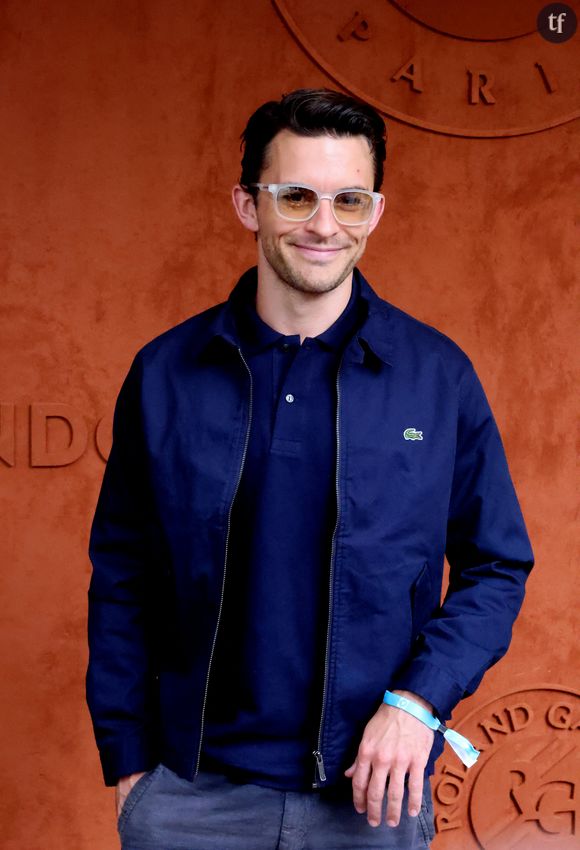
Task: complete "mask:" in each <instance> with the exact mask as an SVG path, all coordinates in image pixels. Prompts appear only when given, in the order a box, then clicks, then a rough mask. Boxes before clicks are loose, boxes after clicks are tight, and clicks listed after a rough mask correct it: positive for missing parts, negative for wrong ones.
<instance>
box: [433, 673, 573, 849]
mask: <svg viewBox="0 0 580 850" xmlns="http://www.w3.org/2000/svg"><path fill="white" fill-rule="evenodd" d="M454 728H457V730H458V731H459V732H461V734H463V735H466V736H467V737H468V738H469V740H470V741H471V742H472V743H473V745H474V746H475V747H477V749H479V750H481V755H480V757H479V759H478V761H477V763H476V764H475V765H474V766H473V767H472V768H470V769H469V770H468V769H467V768H465V767H464V766H463V765H462V764H461V762H460V761H459V759H458V758H456V757H455V755H454V754H453V753H452V752H451V751H450V750H449V749H448V748H446V749H445V752H444V753H443V755H442V756H441V758H440V759H439V761H438V763H437V771H436V773H435V776H434V778H433V798H434V802H435V826H436V829H437V833H438V839H437V847H438V848H439V850H508V848H509V850H574V848H575V849H576V850H577V848H578V847H579V846H580V844H579V842H580V748H579V746H578V738H579V732H580V698H579V694H578V693H577V692H575V691H572V690H570V689H568V688H560V687H556V686H554V687H552V686H550V685H541V686H537V687H534V688H529V689H526V690H520V691H514V692H512V693H510V694H506V695H504V696H502V697H500V698H499V699H496V700H494V701H493V702H490V703H487V704H486V705H483V706H480V707H478V708H477V709H476V710H475V711H473V712H471V714H469V715H467V717H465V718H464V719H463V720H462V721H461V722H460V723H459V724H458V725H457V726H456V727H454Z"/></svg>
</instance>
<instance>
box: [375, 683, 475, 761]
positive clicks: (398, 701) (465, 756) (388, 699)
mask: <svg viewBox="0 0 580 850" xmlns="http://www.w3.org/2000/svg"><path fill="white" fill-rule="evenodd" d="M383 702H384V703H386V704H387V705H392V706H393V707H394V708H400V709H401V710H402V711H406V712H407V714H411V715H412V716H413V717H416V718H417V720H420V721H421V723H424V724H425V726H428V727H429V729H432V730H433V731H434V732H441V733H442V734H443V737H444V738H445V740H446V741H447V742H448V743H449V745H450V746H451V748H452V750H453V751H454V752H455V753H456V754H457V755H458V756H459V758H460V759H461V761H462V762H463V764H464V765H465V766H466V767H471V766H472V765H474V764H475V762H476V761H477V759H478V758H479V750H476V749H475V747H474V746H473V745H472V744H470V742H469V741H468V740H467V738H464V736H463V735H460V734H459V732H455V731H454V730H453V729H448V728H447V726H445V724H444V723H441V721H440V720H439V718H437V717H434V716H433V715H432V714H430V713H429V712H428V711H427V709H426V708H423V707H422V706H420V705H419V704H418V703H416V702H413V700H411V699H408V698H407V697H402V696H400V695H399V694H393V693H391V691H385V695H384V697H383Z"/></svg>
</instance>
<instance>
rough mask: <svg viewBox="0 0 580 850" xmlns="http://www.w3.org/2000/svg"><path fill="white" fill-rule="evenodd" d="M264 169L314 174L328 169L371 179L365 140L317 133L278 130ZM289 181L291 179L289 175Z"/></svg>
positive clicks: (357, 137)
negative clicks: (304, 134) (309, 170)
mask: <svg viewBox="0 0 580 850" xmlns="http://www.w3.org/2000/svg"><path fill="white" fill-rule="evenodd" d="M265 154H266V155H265V158H264V168H265V169H268V168H272V167H275V168H277V169H280V168H282V169H284V170H286V169H287V168H289V169H293V168H296V167H298V166H299V167H300V168H308V169H312V170H314V171H315V170H316V169H317V168H321V167H323V168H329V169H331V170H333V171H334V172H336V173H340V172H344V173H345V174H348V173H352V172H357V173H360V174H361V176H367V177H371V178H372V176H373V172H374V168H373V159H372V153H371V149H370V146H369V142H368V139H367V138H366V136H362V135H357V136H336V135H332V134H330V133H320V134H317V135H315V136H303V135H299V134H297V133H293V132H291V131H290V130H281V131H280V132H279V133H277V134H276V136H274V138H273V139H272V141H271V142H270V144H269V145H268V147H267V149H266V152H265ZM289 179H294V177H292V176H290V175H289Z"/></svg>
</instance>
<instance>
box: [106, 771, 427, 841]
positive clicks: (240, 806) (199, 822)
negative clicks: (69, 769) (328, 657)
mask: <svg viewBox="0 0 580 850" xmlns="http://www.w3.org/2000/svg"><path fill="white" fill-rule="evenodd" d="M425 785H426V787H425V790H424V794H423V805H422V807H421V811H420V813H419V815H418V816H417V817H415V818H411V817H409V815H408V814H407V811H406V808H407V793H406V791H405V799H404V801H403V811H402V813H401V822H400V823H399V826H398V827H395V828H393V827H389V826H387V825H386V823H385V822H384V815H385V806H386V803H385V801H383V821H382V823H381V825H380V826H378V827H372V826H369V824H368V822H367V819H366V814H358V813H357V811H356V810H355V808H354V805H353V802H352V797H350V798H348V799H347V798H345V797H344V796H342V797H340V798H339V797H337V796H336V795H335V796H334V797H333V795H332V793H330V792H328V791H323V792H320V791H310V792H298V791H278V790H276V789H274V788H264V787H262V786H260V785H253V784H249V783H246V784H242V783H235V782H230V781H229V780H228V779H226V778H225V777H224V776H222V775H221V774H218V773H209V772H204V771H200V772H199V773H198V775H197V777H196V779H195V782H188V781H187V780H185V779H180V778H179V777H178V776H177V775H176V774H175V773H173V771H171V770H169V768H167V767H165V766H164V765H162V764H160V765H158V766H157V767H156V768H155V769H154V770H152V771H150V772H149V773H146V774H145V775H144V776H143V777H141V779H139V781H138V782H137V783H136V784H135V785H134V786H133V788H132V789H131V791H130V792H129V796H128V797H127V799H126V801H125V805H124V806H123V810H122V812H121V816H120V818H119V823H118V828H119V834H120V836H121V844H122V850H367V848H369V850H370V848H381V850H429V846H430V841H431V839H432V838H433V835H434V828H433V804H432V800H431V789H430V787H429V784H428V783H425ZM385 796H386V795H385Z"/></svg>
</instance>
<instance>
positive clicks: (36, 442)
mask: <svg viewBox="0 0 580 850" xmlns="http://www.w3.org/2000/svg"><path fill="white" fill-rule="evenodd" d="M19 407H20V410H19V411H18V412H19V413H20V414H22V415H21V416H19V418H18V422H19V425H18V426H17V415H16V414H17V406H16V405H15V404H12V403H8V402H2V403H0V461H2V465H4V466H8V467H14V466H15V465H16V447H17V441H20V440H24V441H25V442H26V443H27V448H28V463H29V465H30V466H32V467H46V466H53V467H59V466H69V465H70V464H71V463H74V462H75V461H77V460H79V458H81V457H82V456H83V455H84V454H85V452H86V451H87V448H88V447H89V444H90V440H89V438H90V436H91V435H90V431H89V427H88V425H87V421H86V418H85V416H84V415H83V414H82V413H81V412H80V411H79V410H77V409H76V408H75V407H73V406H72V405H70V404H63V403H61V402H33V403H31V404H29V405H26V406H24V405H19ZM25 413H27V414H28V417H27V419H28V421H27V422H25V420H24V414H25ZM111 430H112V416H104V417H102V418H101V419H99V420H98V421H97V422H96V424H95V426H94V428H93V431H92V436H93V444H94V447H95V449H96V451H97V453H98V454H99V456H100V457H101V458H102V459H103V460H105V461H106V460H107V458H108V456H109V452H110V450H111V442H112V435H111Z"/></svg>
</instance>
